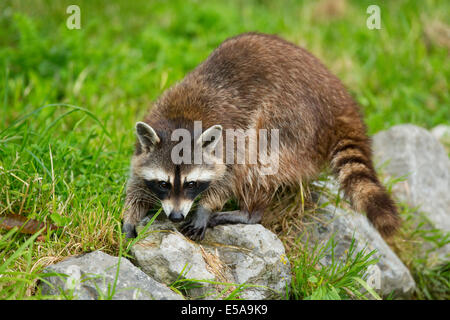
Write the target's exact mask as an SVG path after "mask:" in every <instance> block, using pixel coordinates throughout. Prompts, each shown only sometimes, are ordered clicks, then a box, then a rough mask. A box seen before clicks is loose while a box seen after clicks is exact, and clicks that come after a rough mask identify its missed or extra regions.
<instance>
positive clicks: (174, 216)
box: [169, 211, 184, 222]
mask: <svg viewBox="0 0 450 320" xmlns="http://www.w3.org/2000/svg"><path fill="white" fill-rule="evenodd" d="M169 219H170V221H172V222H180V221H182V220H183V219H184V216H183V214H182V213H181V212H178V211H172V212H171V213H170V214H169Z"/></svg>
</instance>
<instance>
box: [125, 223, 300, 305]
mask: <svg viewBox="0 0 450 320" xmlns="http://www.w3.org/2000/svg"><path fill="white" fill-rule="evenodd" d="M147 222H148V219H144V220H143V222H142V223H141V227H140V228H138V231H139V230H141V229H142V225H145V224H146V223H147ZM132 253H133V255H134V256H135V259H136V264H137V265H139V266H140V267H141V268H142V270H144V272H146V273H147V274H148V275H150V276H151V277H153V278H155V279H156V280H158V281H161V282H163V283H166V284H169V283H172V282H174V281H175V280H177V279H178V278H179V277H182V278H186V279H197V280H210V281H211V280H212V281H216V282H221V283H234V284H236V285H240V284H243V283H246V284H249V285H252V286H253V287H247V288H245V289H244V291H243V292H241V293H240V294H239V297H241V298H243V299H268V298H282V297H283V294H284V292H285V288H286V283H288V284H289V283H290V279H291V276H290V265H289V261H288V260H287V258H286V256H285V251H284V247H283V244H282V243H281V241H280V240H279V239H278V238H277V237H276V236H275V234H273V233H272V232H271V231H269V230H267V229H265V228H264V227H263V226H262V225H259V224H257V225H243V224H237V225H224V226H217V227H215V228H214V229H208V230H207V231H206V236H205V239H204V240H203V241H202V242H200V243H196V242H193V241H191V240H189V239H187V238H185V237H184V236H183V235H182V234H181V233H180V232H178V231H177V229H176V226H175V225H174V224H173V223H171V222H169V221H159V220H155V221H154V222H153V224H152V225H151V226H150V228H149V229H148V230H147V234H146V236H145V238H144V239H142V240H141V241H139V242H137V243H136V244H135V245H134V246H133V248H132ZM183 270H184V272H185V273H184V274H182V272H183ZM204 284H205V283H204ZM254 285H256V286H261V287H254ZM234 287H236V286H234ZM223 288H224V287H223V286H220V285H206V286H204V287H203V288H202V289H200V290H199V289H198V288H197V289H193V290H190V291H189V295H190V296H191V297H193V298H197V297H199V296H202V295H203V296H206V297H207V298H215V297H217V298H219V297H218V296H217V293H218V292H219V291H220V290H222V289H223ZM211 293H212V295H211Z"/></svg>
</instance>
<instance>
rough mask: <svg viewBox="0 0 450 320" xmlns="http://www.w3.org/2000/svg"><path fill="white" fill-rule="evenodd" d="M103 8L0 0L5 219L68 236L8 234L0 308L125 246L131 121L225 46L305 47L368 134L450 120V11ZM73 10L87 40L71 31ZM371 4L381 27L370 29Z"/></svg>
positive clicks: (359, 6)
mask: <svg viewBox="0 0 450 320" xmlns="http://www.w3.org/2000/svg"><path fill="white" fill-rule="evenodd" d="M105 3H106V2H102V1H97V0H91V1H73V0H71V1H65V0H64V1H50V0H48V1H44V0H36V1H33V2H30V1H10V0H6V1H5V0H2V1H1V2H0V215H1V214H6V213H15V214H22V215H26V216H28V217H31V218H35V219H38V220H41V221H48V222H52V223H55V224H57V225H59V226H61V227H62V228H60V229H59V230H57V231H53V232H48V233H46V234H43V237H41V241H36V242H34V241H30V240H34V238H30V236H29V235H23V234H20V233H18V232H14V231H13V232H6V231H1V233H0V275H3V277H0V299H18V298H19V299H20V298H31V297H33V296H32V295H33V294H35V293H37V296H34V297H35V298H42V296H40V293H39V292H36V287H35V284H36V281H37V279H38V278H39V276H40V272H41V271H42V269H43V267H45V266H46V265H48V264H51V263H54V262H56V261H59V260H61V259H62V258H63V257H66V256H69V255H74V254H78V253H81V252H86V251H92V250H96V249H102V250H104V251H105V252H107V253H110V254H115V255H117V254H118V253H119V249H120V248H124V249H126V245H125V244H123V243H122V242H121V238H120V233H119V231H120V215H121V210H122V207H123V200H124V188H125V183H126V179H127V174H128V165H129V159H130V156H131V154H132V152H133V146H134V139H135V136H134V132H133V128H134V123H135V122H136V121H137V120H140V119H141V117H142V116H143V115H144V113H145V112H146V110H147V109H148V108H149V107H150V105H151V101H152V100H154V99H155V98H157V97H158V95H160V94H161V92H162V91H163V90H165V89H167V88H168V87H170V85H171V84H173V83H174V82H176V81H178V80H180V79H182V78H183V76H184V75H185V74H186V72H188V71H189V70H192V69H193V68H194V67H195V66H196V65H197V64H199V63H200V62H201V61H202V60H203V59H205V58H206V57H207V56H208V54H209V53H210V52H211V51H212V50H213V49H214V48H215V47H216V46H217V45H218V44H220V43H221V42H222V41H223V40H224V39H226V38H227V37H230V36H233V35H236V34H239V33H242V32H245V31H260V32H267V33H277V34H279V35H281V36H283V37H284V38H286V39H288V40H290V41H293V42H294V43H296V44H298V45H301V46H303V47H305V48H307V49H308V50H309V51H311V52H312V53H313V54H314V55H316V56H317V57H319V58H320V59H321V60H322V61H323V62H324V63H325V64H326V65H327V66H328V67H329V68H330V69H331V70H332V71H333V72H334V73H335V74H337V75H338V76H339V77H340V78H341V79H342V80H343V82H344V83H345V84H346V85H347V87H348V88H349V90H350V91H351V92H352V94H353V95H354V96H355V98H356V99H357V100H358V101H359V102H360V104H361V106H362V108H363V112H364V114H365V119H366V122H367V125H368V128H369V132H370V133H371V134H373V133H375V132H377V131H379V130H383V129H386V128H389V127H391V126H393V125H395V124H399V123H407V122H409V123H414V124H418V125H421V126H424V127H426V128H431V127H433V126H435V125H437V124H440V123H448V120H449V119H450V98H449V90H448V81H449V79H450V64H449V60H448V52H449V51H448V50H449V45H450V44H449V43H448V38H445V37H444V38H442V37H441V35H440V33H441V31H440V30H442V28H447V29H446V30H447V31H448V30H449V29H448V28H449V26H448V25H446V24H445V22H448V21H450V16H449V15H450V2H449V1H445V0H442V1H431V0H429V1H356V0H355V1H343V0H342V1H337V0H336V1H332V0H329V1H264V0H259V1H256V0H253V1H243V0H242V1H186V0H180V1H178V0H174V1H147V0H146V1H144V0H142V1H114V2H108V4H107V5H106V4H105ZM70 4H78V5H79V6H80V8H81V29H79V30H69V29H68V28H67V27H66V19H67V18H68V17H69V15H68V14H67V13H66V8H67V6H68V5H70ZM371 4H377V5H379V6H380V9H381V29H380V30H369V29H368V28H367V27H366V19H367V17H368V14H367V13H366V8H367V7H368V6H369V5H371ZM446 41H447V42H446ZM300 260H301V259H300ZM299 263H300V262H299ZM419 269H420V268H419ZM419 269H418V270H419ZM421 270H422V269H421ZM427 270H428V269H427ZM427 270H426V271H427ZM422 271H423V270H422ZM424 273H425V271H424ZM447 294H448V293H447ZM302 297H305V294H304V292H303V291H300V292H297V293H296V294H295V296H292V298H298V299H300V298H302ZM419 297H420V298H436V296H434V295H430V296H427V295H426V294H425V295H423V296H420V295H419Z"/></svg>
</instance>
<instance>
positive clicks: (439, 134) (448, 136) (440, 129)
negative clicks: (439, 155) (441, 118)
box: [431, 124, 450, 152]
mask: <svg viewBox="0 0 450 320" xmlns="http://www.w3.org/2000/svg"><path fill="white" fill-rule="evenodd" d="M431 134H432V135H433V137H435V138H436V139H438V140H439V142H441V143H442V144H443V145H444V147H445V148H447V150H446V151H447V152H448V151H449V150H448V148H449V147H450V126H447V125H445V124H440V125H438V126H436V127H434V128H433V129H431Z"/></svg>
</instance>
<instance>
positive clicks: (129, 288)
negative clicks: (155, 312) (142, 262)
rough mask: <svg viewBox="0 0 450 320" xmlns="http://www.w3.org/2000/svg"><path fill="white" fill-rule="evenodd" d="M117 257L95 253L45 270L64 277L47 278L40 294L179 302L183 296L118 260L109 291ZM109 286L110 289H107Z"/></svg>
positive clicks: (72, 258) (65, 261)
mask: <svg viewBox="0 0 450 320" xmlns="http://www.w3.org/2000/svg"><path fill="white" fill-rule="evenodd" d="M118 263H119V258H118V257H113V256H110V255H108V254H106V253H104V252H102V251H94V252H91V253H87V254H82V255H79V256H76V257H70V258H68V259H66V260H64V261H62V262H59V263H56V264H53V265H50V266H48V267H47V268H45V270H44V272H46V273H49V272H56V273H60V274H65V275H67V276H68V277H64V276H51V277H48V278H46V281H47V282H49V284H47V283H45V282H43V283H41V286H42V292H43V293H44V294H47V295H58V294H61V293H62V292H65V294H66V295H69V296H70V295H72V296H73V298H74V299H77V300H96V299H105V298H107V297H110V296H111V295H112V299H113V300H167V299H170V300H180V299H183V297H182V296H180V295H178V294H176V293H175V292H173V291H172V290H170V289H169V288H168V287H167V286H165V285H163V284H161V283H159V282H156V281H155V280H153V279H152V278H150V277H149V276H148V275H146V274H145V273H144V272H142V271H141V270H140V269H138V268H137V267H135V266H134V265H133V264H132V263H131V262H130V261H129V260H128V259H126V258H123V257H122V258H121V259H120V266H119V273H118V277H117V282H116V287H115V291H114V293H113V292H112V290H111V289H112V288H113V286H114V282H115V279H116V272H117V266H118ZM108 287H109V289H108Z"/></svg>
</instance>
